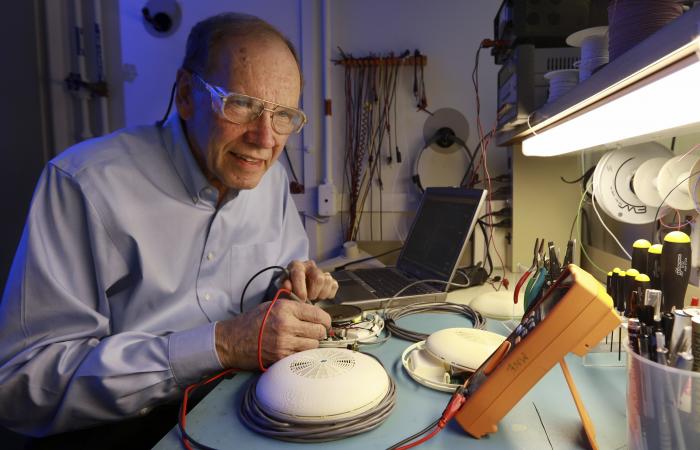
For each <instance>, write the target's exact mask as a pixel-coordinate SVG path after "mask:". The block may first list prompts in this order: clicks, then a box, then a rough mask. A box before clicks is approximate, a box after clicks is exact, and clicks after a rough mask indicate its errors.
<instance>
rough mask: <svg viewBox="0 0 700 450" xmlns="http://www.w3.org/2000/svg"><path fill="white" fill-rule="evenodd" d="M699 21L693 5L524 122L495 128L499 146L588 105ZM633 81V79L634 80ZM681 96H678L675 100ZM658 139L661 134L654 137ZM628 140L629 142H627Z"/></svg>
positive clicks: (690, 33)
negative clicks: (497, 130) (564, 113)
mask: <svg viewBox="0 0 700 450" xmlns="http://www.w3.org/2000/svg"><path fill="white" fill-rule="evenodd" d="M699 24H700V7H694V8H692V9H691V10H689V11H687V12H686V13H685V14H683V15H682V16H680V17H679V18H677V19H676V20H674V21H673V22H671V23H669V24H668V25H667V26H665V27H664V28H662V29H660V30H659V31H657V32H656V33H654V34H653V35H651V36H650V37H648V38H647V39H645V40H643V41H641V42H640V43H639V44H637V45H636V46H634V47H633V48H631V49H630V50H629V51H627V52H626V53H624V54H622V55H620V56H619V57H618V58H617V59H615V60H614V61H612V62H610V63H609V64H607V65H606V66H604V67H602V68H601V69H600V70H598V71H597V72H596V73H594V74H593V75H591V77H589V78H588V79H587V80H584V81H583V82H581V83H580V84H578V85H577V86H576V87H575V88H574V89H572V90H571V91H569V92H568V93H566V94H564V95H563V96H561V97H560V98H559V99H558V100H556V101H555V102H552V103H548V104H545V105H544V106H542V107H541V108H539V109H538V110H536V111H535V112H534V113H533V114H532V117H531V118H530V124H529V126H528V125H527V124H525V125H521V126H519V127H516V128H513V129H511V130H504V131H499V132H498V133H497V135H496V142H497V145H499V146H509V145H513V144H517V143H519V142H521V141H522V140H523V139H524V138H526V137H528V136H530V135H532V134H533V128H534V131H535V132H536V131H537V129H538V128H544V127H545V126H548V125H549V124H550V122H552V118H554V117H555V116H557V115H561V113H563V112H565V111H566V112H567V113H568V112H569V111H567V110H570V109H571V110H572V111H573V110H574V109H583V108H584V107H586V108H589V107H590V106H587V103H590V102H591V100H593V99H595V97H596V96H598V95H599V94H600V93H601V92H603V91H606V90H612V89H613V88H615V87H617V86H621V85H623V84H629V85H630V86H631V85H632V84H630V83H628V82H629V80H626V79H628V78H629V77H630V75H632V74H635V73H637V72H639V71H640V70H641V69H643V68H645V67H647V66H648V65H649V64H651V63H653V62H654V61H657V60H659V59H661V58H662V57H664V56H666V55H668V54H670V53H672V52H674V51H675V50H677V49H679V48H681V47H683V46H684V45H686V44H688V43H689V42H691V41H692V40H693V39H694V38H696V37H697V35H698V31H699V29H698V25H699ZM636 82H637V81H634V83H636ZM680 101H682V99H679V102H680ZM655 137H656V138H662V137H664V136H662V135H659V136H655ZM630 143H632V142H630Z"/></svg>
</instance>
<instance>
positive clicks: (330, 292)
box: [316, 272, 338, 300]
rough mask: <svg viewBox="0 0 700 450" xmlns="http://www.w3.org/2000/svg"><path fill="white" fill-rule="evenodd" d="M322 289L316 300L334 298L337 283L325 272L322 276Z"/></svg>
mask: <svg viewBox="0 0 700 450" xmlns="http://www.w3.org/2000/svg"><path fill="white" fill-rule="evenodd" d="M323 278H324V280H323V281H324V283H323V287H322V288H321V290H320V291H319V293H318V297H316V298H317V299H318V300H325V299H327V298H333V297H335V294H336V292H338V282H337V281H336V280H335V279H334V278H333V276H332V275H331V274H330V273H328V272H326V273H325V274H324V277H323Z"/></svg>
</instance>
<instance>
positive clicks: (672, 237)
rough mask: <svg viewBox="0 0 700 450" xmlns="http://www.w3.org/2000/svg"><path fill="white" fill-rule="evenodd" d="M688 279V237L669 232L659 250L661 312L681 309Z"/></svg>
mask: <svg viewBox="0 0 700 450" xmlns="http://www.w3.org/2000/svg"><path fill="white" fill-rule="evenodd" d="M689 278H690V236H688V235H687V234H685V233H684V232H682V231H671V232H670V233H668V234H667V235H666V236H665V237H664V245H663V249H662V250H661V290H662V291H663V293H664V298H663V304H662V310H663V311H664V312H669V311H671V309H672V308H674V307H675V308H676V309H683V304H684V299H685V291H686V289H687V288H688V279H689Z"/></svg>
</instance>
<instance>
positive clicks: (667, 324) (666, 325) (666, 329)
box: [661, 312, 675, 344]
mask: <svg viewBox="0 0 700 450" xmlns="http://www.w3.org/2000/svg"><path fill="white" fill-rule="evenodd" d="M674 321H675V316H674V315H673V314H671V313H668V312H665V313H662V314H661V327H662V328H663V329H662V331H663V333H664V337H665V338H666V343H667V344H670V343H671V335H672V334H673V322H674Z"/></svg>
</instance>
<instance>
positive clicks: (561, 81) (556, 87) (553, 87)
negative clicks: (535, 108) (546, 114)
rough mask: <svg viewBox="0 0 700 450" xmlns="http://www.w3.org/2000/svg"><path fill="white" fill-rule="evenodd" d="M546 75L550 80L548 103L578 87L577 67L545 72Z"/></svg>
mask: <svg viewBox="0 0 700 450" xmlns="http://www.w3.org/2000/svg"><path fill="white" fill-rule="evenodd" d="M544 77H545V78H546V79H548V80H549V96H548V97H547V103H552V102H553V101H555V100H556V99H558V98H559V97H561V96H562V95H564V94H566V93H567V92H569V91H570V90H571V89H573V88H574V87H576V84H578V77H579V75H578V70H576V69H563V70H553V71H551V72H547V73H545V74H544Z"/></svg>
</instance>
